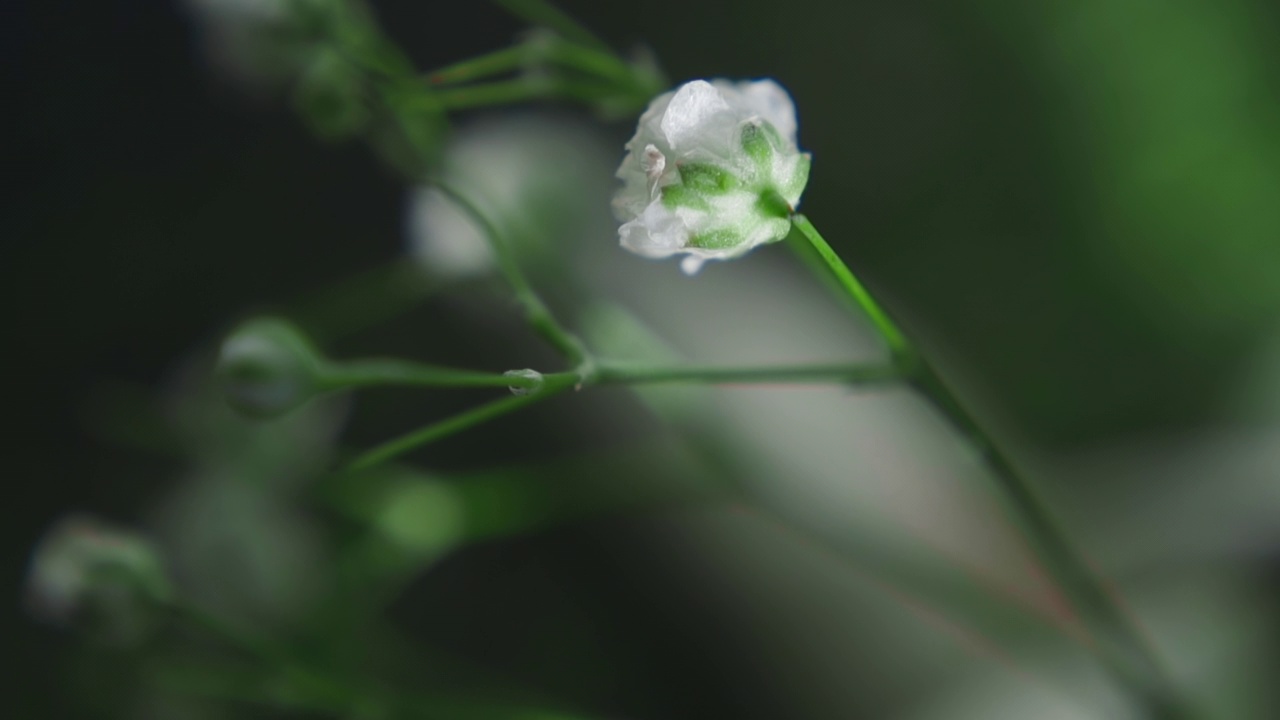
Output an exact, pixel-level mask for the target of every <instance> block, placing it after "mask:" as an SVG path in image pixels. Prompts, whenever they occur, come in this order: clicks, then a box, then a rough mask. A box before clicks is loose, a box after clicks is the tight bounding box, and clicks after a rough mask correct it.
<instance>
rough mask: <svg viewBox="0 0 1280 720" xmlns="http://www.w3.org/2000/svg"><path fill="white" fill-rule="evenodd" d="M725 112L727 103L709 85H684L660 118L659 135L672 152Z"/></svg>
mask: <svg viewBox="0 0 1280 720" xmlns="http://www.w3.org/2000/svg"><path fill="white" fill-rule="evenodd" d="M728 109H729V104H728V103H727V102H725V100H724V98H723V97H721V95H720V91H719V90H717V89H716V88H715V86H713V85H712V84H711V83H709V82H707V81H705V80H694V81H693V82H690V83H685V84H684V85H682V86H681V87H680V89H679V90H677V91H676V94H675V97H673V98H671V104H670V105H668V106H667V111H666V113H664V114H663V116H662V124H661V127H662V134H663V135H665V136H666V139H667V142H668V143H670V144H671V149H673V150H675V149H677V148H679V147H680V146H681V145H683V144H687V143H688V142H689V141H691V140H693V139H694V138H696V137H697V136H698V135H700V134H701V133H702V126H704V125H706V124H707V122H708V121H709V120H710V119H711V118H712V117H713V116H714V115H716V114H717V113H721V112H725V111H726V110H728Z"/></svg>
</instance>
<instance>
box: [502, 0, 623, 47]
mask: <svg viewBox="0 0 1280 720" xmlns="http://www.w3.org/2000/svg"><path fill="white" fill-rule="evenodd" d="M494 4H496V5H499V6H501V7H502V8H503V9H505V10H506V11H507V12H509V13H511V14H512V15H515V16H516V17H519V18H524V19H525V20H526V21H528V22H529V23H531V24H533V25H541V26H543V27H546V28H549V29H551V30H554V31H556V32H558V33H560V34H561V35H563V36H564V37H565V38H566V39H568V40H573V41H574V42H578V43H581V44H583V45H586V46H588V47H595V48H598V49H600V50H605V51H608V49H609V46H608V45H607V44H606V43H605V42H604V41H603V40H601V39H600V38H598V37H596V35H595V33H593V32H591V31H590V30H588V29H587V28H586V27H585V26H584V25H583V24H582V23H580V22H578V21H577V20H574V19H573V18H572V17H570V16H569V15H568V14H566V13H565V12H564V11H563V10H561V9H559V8H557V7H556V6H554V5H552V4H551V3H548V2H544V1H543V0H494Z"/></svg>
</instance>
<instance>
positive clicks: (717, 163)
mask: <svg viewBox="0 0 1280 720" xmlns="http://www.w3.org/2000/svg"><path fill="white" fill-rule="evenodd" d="M809 159H810V158H809V154H808V153H802V152H800V151H799V149H798V148H797V146H796V117H795V106H794V105H793V104H792V102H791V98H790V97H789V96H788V95H787V93H786V91H785V90H783V89H782V88H781V87H780V86H779V85H778V84H777V83H775V82H773V81H772V80H759V81H755V82H740V83H732V82H729V81H727V80H715V81H712V82H707V81H705V80H695V81H693V82H690V83H686V84H684V85H682V86H680V87H679V88H678V89H676V90H674V91H672V92H668V93H666V94H664V95H661V96H659V97H658V98H657V99H655V100H654V101H653V102H652V103H651V104H650V105H649V109H648V110H646V111H645V113H644V114H643V115H642V116H640V124H639V127H638V128H637V129H636V134H635V136H633V137H632V138H631V140H630V141H629V142H628V143H627V155H626V157H625V158H624V159H623V161H622V166H621V167H620V168H618V173H617V176H618V178H619V179H621V180H622V181H623V187H622V188H621V189H620V190H618V192H617V194H616V195H615V196H614V201H613V206H614V211H615V214H616V216H617V218H618V220H619V221H621V222H622V226H621V227H620V228H619V230H618V234H619V237H620V240H621V244H622V246H623V247H624V248H626V249H628V250H630V251H632V252H634V253H636V254H639V255H644V256H646V257H654V258H662V257H669V256H672V255H686V256H687V257H685V259H684V261H683V262H682V264H681V268H682V269H683V270H684V271H685V272H686V273H688V274H693V273H695V272H697V271H698V269H699V268H701V267H702V264H703V263H704V262H706V261H707V260H725V259H729V258H734V257H738V256H740V255H743V254H745V253H747V252H748V251H750V250H751V249H752V248H754V247H755V246H757V245H761V244H764V243H770V242H775V241H777V240H781V239H782V238H784V237H786V236H787V233H788V232H790V230H791V223H790V219H789V217H788V215H789V214H790V212H791V211H792V210H793V209H794V208H795V207H796V205H797V204H798V203H799V202H800V195H801V193H802V192H803V191H804V187H805V184H806V183H807V182H808V179H809Z"/></svg>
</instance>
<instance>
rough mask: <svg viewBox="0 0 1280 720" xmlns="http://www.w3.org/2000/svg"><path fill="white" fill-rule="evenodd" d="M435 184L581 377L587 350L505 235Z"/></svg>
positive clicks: (461, 197) (448, 188) (463, 199)
mask: <svg viewBox="0 0 1280 720" xmlns="http://www.w3.org/2000/svg"><path fill="white" fill-rule="evenodd" d="M434 185H435V187H436V188H438V189H439V190H440V192H442V193H444V194H445V195H447V196H449V198H450V199H452V200H453V201H454V202H456V203H457V204H458V206H459V207H461V208H462V210H463V211H464V212H466V213H467V214H468V215H470V216H471V219H472V220H474V221H475V222H476V223H477V224H478V225H479V226H480V227H481V228H482V229H483V230H484V234H485V236H486V237H488V238H489V242H490V243H491V244H492V245H493V254H494V256H495V257H497V258H498V266H499V269H500V270H501V272H502V275H503V277H504V278H505V279H506V281H507V284H509V285H510V286H511V290H512V292H514V293H515V296H516V301H517V302H519V303H520V305H521V306H522V307H523V308H524V312H525V317H526V319H527V320H528V321H529V324H530V326H532V327H533V329H534V331H535V332H537V333H538V334H539V335H540V336H542V338H543V339H544V340H546V341H547V343H548V344H550V345H551V346H552V347H553V348H555V349H556V351H558V352H559V353H560V354H561V355H563V356H564V357H565V358H566V359H567V360H569V362H570V363H573V364H574V365H575V366H578V367H579V369H580V371H581V372H580V378H579V379H580V380H581V379H584V378H585V377H586V376H588V375H589V374H590V368H591V366H592V364H593V363H592V361H591V353H590V352H588V350H587V347H586V345H584V344H583V342H582V340H580V339H578V337H577V336H576V335H574V334H573V333H571V332H569V331H568V330H566V329H565V328H564V326H562V325H560V323H559V322H558V321H557V320H556V319H555V316H554V315H552V314H551V310H550V308H548V307H547V304H546V303H545V302H543V301H542V298H541V297H540V296H539V295H538V293H537V291H536V290H534V289H533V285H532V284H530V283H529V280H528V278H526V277H525V275H524V271H523V270H521V269H520V264H519V263H518V262H516V259H515V257H514V256H513V255H512V253H511V248H510V247H509V246H508V244H507V241H506V238H505V237H504V236H503V234H502V233H501V232H499V230H498V228H497V226H496V225H494V224H493V222H492V221H490V220H489V218H488V216H487V215H485V213H484V212H482V211H481V210H480V208H478V207H476V205H475V204H474V203H472V202H471V200H470V199H468V198H467V196H466V195H465V194H463V193H461V192H459V191H458V190H457V189H456V188H454V187H453V186H452V185H450V184H449V183H447V182H444V181H442V180H438V179H437V180H436V181H435V182H434Z"/></svg>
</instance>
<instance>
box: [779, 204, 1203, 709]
mask: <svg viewBox="0 0 1280 720" xmlns="http://www.w3.org/2000/svg"><path fill="white" fill-rule="evenodd" d="M792 223H793V224H794V225H795V227H796V229H797V230H799V231H800V232H801V233H802V234H803V235H804V236H805V237H806V238H807V239H808V240H809V242H810V243H811V244H812V245H813V247H814V249H815V250H817V252H818V254H819V255H820V256H821V257H822V259H823V260H824V261H825V262H826V265H827V267H828V268H829V269H830V271H831V273H832V274H833V275H834V276H835V277H836V279H837V281H838V282H839V283H840V286H841V287H842V288H843V289H844V290H845V292H847V293H848V295H849V297H850V298H852V299H853V301H854V302H855V303H857V305H858V306H859V307H860V308H862V310H863V312H865V313H866V314H867V316H868V317H869V318H870V319H871V322H872V324H873V325H875V327H876V329H877V330H878V331H879V332H880V334H881V336H882V337H884V339H885V342H887V343H888V345H889V348H890V351H891V352H892V353H893V356H894V359H895V363H897V364H899V365H900V366H904V367H903V369H904V371H905V372H907V373H909V374H910V376H911V377H912V378H913V384H914V385H915V386H916V387H917V388H918V389H919V390H920V391H921V392H922V393H923V394H924V395H925V396H926V397H927V398H929V400H930V401H931V402H932V403H933V404H934V405H935V406H936V407H937V408H938V410H939V411H940V412H941V413H942V414H943V415H944V416H945V417H946V418H947V419H948V420H949V421H950V422H951V423H952V424H953V425H954V426H955V427H956V428H957V429H958V430H959V431H960V432H961V433H963V434H964V435H965V436H966V437H967V438H968V439H969V441H970V442H971V443H972V444H973V445H974V446H975V447H977V448H978V450H979V451H980V452H981V453H982V456H983V458H984V459H985V461H986V463H987V465H988V466H989V467H990V469H991V470H992V473H993V475H994V477H995V480H996V483H997V485H998V486H999V487H1000V488H1001V490H1003V492H1004V496H1005V498H1006V500H1007V502H1008V505H1009V506H1010V508H1011V510H1012V512H1013V514H1014V515H1015V519H1016V520H1017V521H1019V524H1020V525H1021V527H1022V528H1023V530H1024V532H1025V533H1026V535H1027V536H1028V538H1029V539H1030V541H1031V544H1032V546H1033V547H1034V549H1035V551H1036V553H1037V555H1038V556H1039V557H1040V559H1041V561H1042V562H1044V563H1045V565H1046V566H1047V568H1048V569H1049V571H1050V573H1051V574H1052V575H1053V577H1054V578H1055V579H1056V580H1057V583H1058V585H1059V586H1060V588H1061V589H1062V591H1063V593H1064V594H1065V595H1066V596H1067V597H1068V599H1069V600H1070V602H1071V604H1072V605H1073V606H1074V607H1075V609H1076V611H1077V612H1078V613H1079V614H1080V616H1081V619H1082V621H1083V622H1084V623H1085V625H1086V627H1088V628H1089V631H1090V634H1091V635H1092V637H1093V640H1094V643H1095V650H1096V651H1097V652H1098V654H1099V657H1100V658H1101V660H1102V661H1103V662H1104V663H1105V664H1106V665H1107V667H1108V668H1109V669H1110V670H1111V672H1112V673H1113V675H1114V676H1115V677H1116V678H1117V680H1118V681H1119V682H1121V683H1122V684H1123V685H1124V686H1126V687H1127V688H1129V689H1130V690H1131V691H1132V692H1133V693H1134V695H1135V696H1136V697H1137V698H1138V699H1139V700H1141V701H1142V702H1143V703H1144V704H1145V705H1146V706H1147V708H1148V710H1150V711H1151V716H1152V717H1157V718H1174V717H1185V715H1186V713H1185V710H1184V709H1183V706H1182V705H1181V704H1180V702H1179V701H1178V693H1177V692H1176V691H1175V689H1174V688H1173V687H1172V685H1171V683H1170V682H1169V680H1168V679H1167V677H1166V676H1165V674H1164V672H1163V670H1162V668H1161V667H1160V664H1159V662H1158V661H1157V659H1156V657H1155V655H1154V653H1153V652H1152V651H1151V650H1150V649H1149V648H1148V647H1147V643H1146V641H1145V640H1144V638H1143V636H1142V634H1141V632H1140V631H1139V630H1138V629H1137V628H1136V627H1135V626H1134V624H1133V622H1132V620H1131V619H1130V618H1129V617H1128V616H1127V615H1126V614H1125V612H1124V611H1123V610H1122V609H1121V608H1120V607H1119V605H1118V602H1117V600H1116V598H1115V597H1114V596H1113V595H1112V594H1111V593H1110V592H1108V591H1107V589H1106V586H1105V585H1104V583H1103V581H1102V580H1101V579H1100V578H1099V577H1098V576H1097V575H1096V574H1095V573H1094V572H1093V571H1092V570H1091V569H1090V568H1089V566H1088V564H1087V563H1086V562H1085V560H1084V558H1083V557H1082V555H1081V554H1080V552H1079V551H1078V550H1077V549H1076V548H1075V547H1074V545H1073V544H1072V543H1071V541H1070V540H1069V539H1068V537H1067V535H1066V533H1065V532H1064V531H1063V529H1062V528H1061V527H1060V526H1059V524H1058V522H1057V521H1056V520H1055V519H1054V517H1053V514H1052V513H1051V512H1050V511H1049V508H1048V505H1047V504H1046V503H1045V502H1044V501H1043V500H1042V499H1041V498H1040V497H1039V495H1038V494H1037V492H1036V491H1035V489H1034V488H1033V486H1032V485H1031V483H1030V482H1029V481H1028V480H1027V479H1026V478H1025V477H1024V476H1023V475H1022V473H1021V472H1020V471H1019V470H1018V468H1017V467H1016V466H1015V465H1014V464H1013V462H1012V460H1010V458H1009V456H1008V455H1007V454H1006V453H1005V451H1004V450H1003V449H1001V447H1000V446H999V444H998V443H997V442H996V440H995V437H994V436H993V435H992V434H991V433H990V432H988V431H987V430H986V429H985V428H984V427H983V426H982V424H981V423H980V422H979V420H978V419H977V418H976V417H975V416H974V415H973V414H972V413H971V412H970V411H969V410H968V409H967V408H966V407H965V405H964V404H963V403H962V402H961V400H960V398H959V397H958V396H957V395H956V394H955V392H954V391H952V390H951V388H950V387H949V386H948V385H947V383H946V382H945V380H944V379H943V378H942V376H941V375H940V374H939V373H938V372H937V371H936V370H935V369H934V367H933V365H932V364H931V363H929V362H928V360H927V359H925V358H924V357H922V356H921V354H920V351H919V348H918V346H916V345H915V344H914V343H912V342H911V341H910V340H909V339H908V338H907V337H906V335H905V334H903V333H902V331H901V330H899V329H898V326H897V325H896V324H895V323H894V322H893V320H892V319H891V318H890V317H889V315H888V314H887V313H886V312H885V311H884V309H883V308H881V307H880V305H879V304H878V303H877V302H876V301H875V299H874V298H872V297H871V294H870V293H868V292H867V290H866V288H865V287H863V285H862V283H861V282H859V281H858V279H857V277H855V276H854V274H853V272H852V271H850V270H849V268H848V266H846V265H845V264H844V261H843V260H841V259H840V257H839V256H838V255H836V253H835V251H834V250H832V249H831V246H830V245H828V244H827V242H826V240H825V239H823V237H822V235H821V234H819V233H818V230H817V229H816V228H815V227H814V226H813V224H812V223H810V222H809V220H808V218H806V217H804V216H803V215H798V214H797V215H793V216H792Z"/></svg>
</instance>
